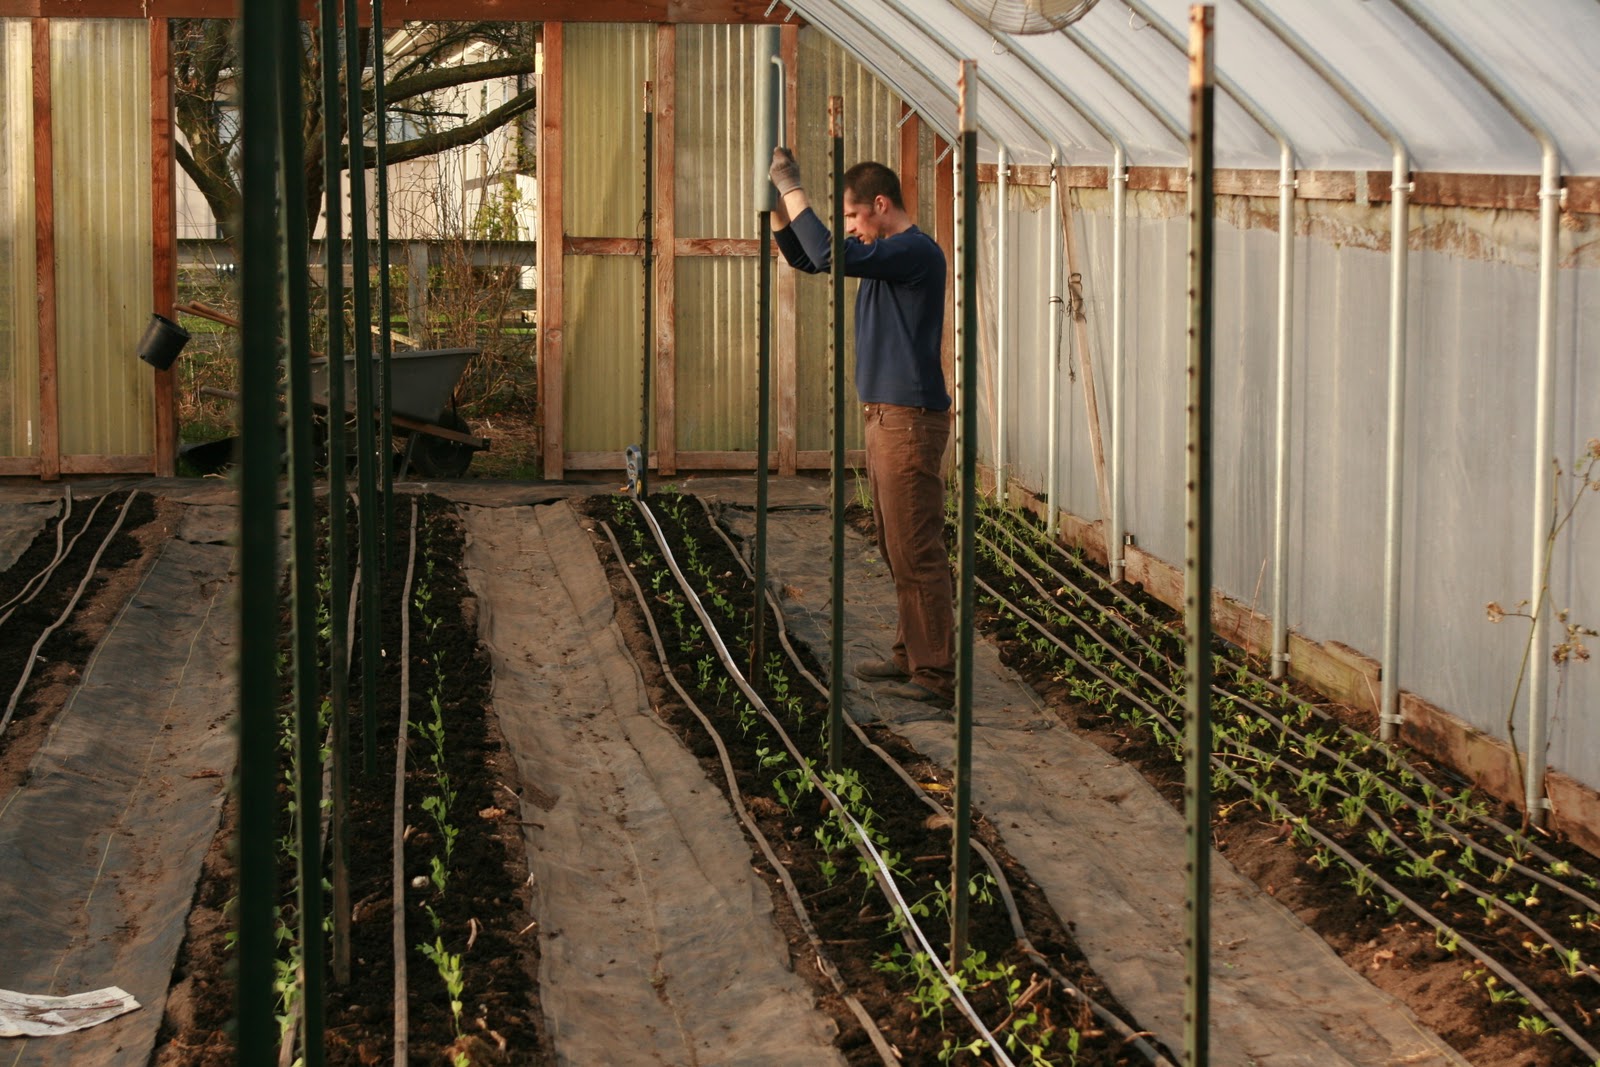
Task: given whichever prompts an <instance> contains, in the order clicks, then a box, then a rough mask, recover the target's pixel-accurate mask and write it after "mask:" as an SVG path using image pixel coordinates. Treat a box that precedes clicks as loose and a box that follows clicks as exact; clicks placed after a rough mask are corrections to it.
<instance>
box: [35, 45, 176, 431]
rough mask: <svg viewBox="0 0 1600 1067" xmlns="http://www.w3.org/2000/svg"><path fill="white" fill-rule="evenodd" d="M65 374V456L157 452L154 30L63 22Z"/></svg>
mask: <svg viewBox="0 0 1600 1067" xmlns="http://www.w3.org/2000/svg"><path fill="white" fill-rule="evenodd" d="M50 92H51V103H52V108H53V111H54V114H53V117H52V122H51V134H52V139H53V149H52V150H53V153H54V164H55V165H54V175H55V180H54V190H55V191H54V195H55V235H56V307H57V314H56V322H57V334H56V343H57V354H56V368H57V371H56V380H57V385H58V389H59V391H60V392H59V395H60V410H61V412H62V418H61V451H62V453H63V454H64V455H83V456H116V455H124V456H135V455H150V454H152V453H153V452H154V451H155V401H154V396H155V379H154V377H153V376H152V374H151V372H150V368H149V366H148V365H146V364H144V363H142V362H140V361H139V360H138V359H136V358H134V351H135V349H136V347H137V345H138V342H139V338H140V337H141V336H142V335H143V334H144V331H145V327H146V325H147V324H148V323H149V321H150V304H151V300H152V294H153V291H154V286H155V282H154V278H153V275H152V263H151V256H150V249H151V248H152V247H153V244H154V236H153V232H152V224H151V207H152V202H151V194H150V173H151V162H150V29H149V24H148V23H146V22H143V21H140V20H137V19H53V20H51V23H50Z"/></svg>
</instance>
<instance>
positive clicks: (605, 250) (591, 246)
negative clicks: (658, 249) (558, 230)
mask: <svg viewBox="0 0 1600 1067" xmlns="http://www.w3.org/2000/svg"><path fill="white" fill-rule="evenodd" d="M561 251H562V252H563V253H565V254H566V255H569V256H632V257H634V258H635V259H637V258H639V257H640V256H642V255H644V241H643V240H642V239H641V238H638V237H562V238H561Z"/></svg>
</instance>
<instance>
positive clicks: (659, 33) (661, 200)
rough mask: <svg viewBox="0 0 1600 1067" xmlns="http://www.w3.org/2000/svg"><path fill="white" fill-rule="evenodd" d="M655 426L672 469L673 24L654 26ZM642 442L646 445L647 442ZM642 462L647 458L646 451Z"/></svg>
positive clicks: (660, 459) (663, 469)
mask: <svg viewBox="0 0 1600 1067" xmlns="http://www.w3.org/2000/svg"><path fill="white" fill-rule="evenodd" d="M655 73H656V93H655V100H656V120H655V156H656V183H655V192H656V203H655V242H656V258H655V265H654V270H655V277H654V278H646V279H645V284H646V285H654V286H655V287H656V289H655V292H656V299H655V320H656V321H655V339H654V342H653V343H654V346H655V360H656V365H655V371H654V373H653V374H652V376H651V381H652V382H653V383H654V384H655V410H654V411H653V412H652V413H651V420H650V421H651V424H652V425H653V427H654V428H655V437H656V442H655V450H654V451H655V457H656V471H657V473H659V474H662V475H664V476H666V477H671V476H672V475H674V474H676V473H678V193H677V188H678V123H677V114H678V29H677V27H676V26H660V27H658V28H657V29H656V72H655ZM647 447H648V446H647ZM646 462H649V460H648V457H647V458H646Z"/></svg>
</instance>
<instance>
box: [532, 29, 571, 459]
mask: <svg viewBox="0 0 1600 1067" xmlns="http://www.w3.org/2000/svg"><path fill="white" fill-rule="evenodd" d="M561 30H562V24H561V23H559V22H546V23H545V24H544V28H543V38H544V69H543V73H542V75H541V78H540V85H539V251H538V258H539V410H540V412H541V414H542V416H543V421H544V426H543V429H542V433H543V437H544V476H545V477H546V478H561V477H563V476H564V475H565V473H566V469H565V460H564V455H565V452H566V432H565V424H564V415H565V413H566V401H565V382H566V376H565V374H564V369H565V368H564V366H563V360H564V355H565V354H564V352H563V334H564V330H563V326H564V320H563V311H564V308H563V300H562V280H563V277H564V273H565V272H564V266H563V262H562V260H563V257H562V251H561V250H562V236H563V232H564V226H563V224H562V165H561V156H562V122H561V117H562V116H561V113H562V110H563V96H564V94H563V93H562V90H561V81H562V48H561V39H562V33H561Z"/></svg>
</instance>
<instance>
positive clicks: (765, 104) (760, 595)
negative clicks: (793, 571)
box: [749, 26, 783, 685]
mask: <svg viewBox="0 0 1600 1067" xmlns="http://www.w3.org/2000/svg"><path fill="white" fill-rule="evenodd" d="M756 33H757V35H758V45H757V47H756V49H755V61H756V67H755V83H756V101H755V119H756V141H755V144H756V153H755V158H754V159H753V160H752V161H751V163H752V167H751V175H750V176H751V186H750V188H751V200H752V201H754V203H755V205H756V253H757V254H756V263H757V266H756V288H757V290H758V293H757V297H756V363H757V368H756V407H757V409H758V411H757V414H756V544H755V560H754V566H755V580H756V589H755V602H754V603H753V604H752V605H751V607H750V610H751V612H752V613H753V615H754V618H753V620H752V623H751V627H750V674H749V676H750V683H751V684H752V685H760V684H761V679H762V677H763V674H764V672H765V670H766V658H767V457H768V454H769V453H770V451H771V439H772V208H773V205H774V201H775V199H776V197H777V195H778V194H777V190H776V189H774V188H773V186H772V182H771V181H770V180H768V177H767V171H768V169H769V168H770V167H771V165H772V151H773V146H774V145H776V144H777V143H778V130H779V111H780V104H779V100H780V99H781V96H782V94H781V90H780V91H775V90H777V89H778V86H780V85H781V84H782V82H781V79H782V77H783V64H782V63H781V62H779V61H778V29H777V27H776V26H768V27H763V28H760V29H757V30H756Z"/></svg>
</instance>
